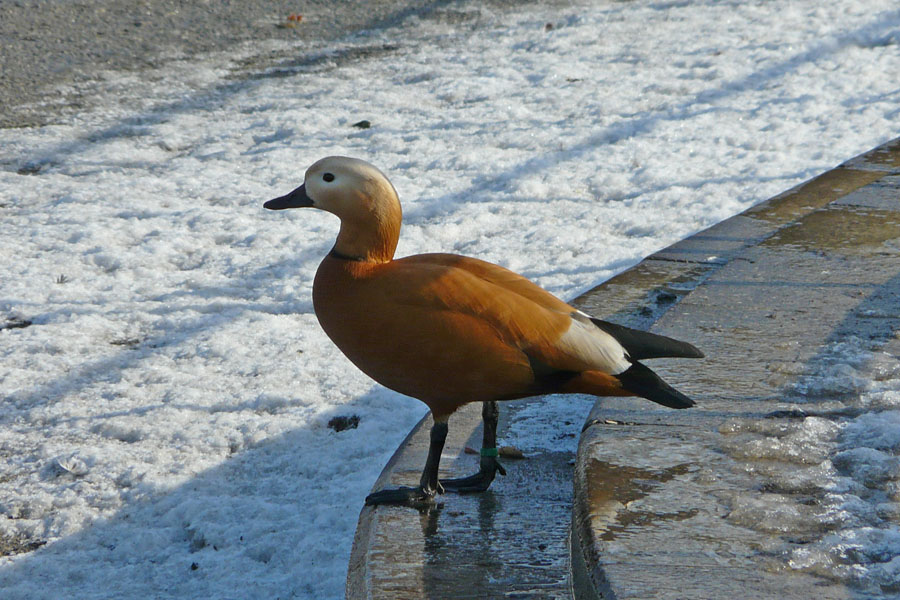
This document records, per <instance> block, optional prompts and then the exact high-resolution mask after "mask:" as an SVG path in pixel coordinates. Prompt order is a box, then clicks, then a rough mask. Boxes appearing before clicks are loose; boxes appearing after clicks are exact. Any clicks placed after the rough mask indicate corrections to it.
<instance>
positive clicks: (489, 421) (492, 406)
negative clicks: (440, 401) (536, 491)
mask: <svg viewBox="0 0 900 600" xmlns="http://www.w3.org/2000/svg"><path fill="white" fill-rule="evenodd" d="M481 417H482V419H484V435H483V436H482V442H481V463H480V465H479V469H478V472H477V473H475V474H474V475H470V476H468V477H462V478H459V479H444V480H442V481H441V483H442V484H443V485H444V487H445V488H447V489H448V490H450V491H453V492H458V493H461V494H463V493H467V492H483V491H485V490H486V489H488V488H489V487H490V486H491V482H493V481H494V477H496V476H497V473H500V474H501V475H506V469H504V468H503V465H501V464H500V461H498V460H497V423H498V421H499V420H500V408H499V407H498V406H497V403H496V402H493V401H489V402H485V403H484V405H483V406H482V408H481Z"/></svg>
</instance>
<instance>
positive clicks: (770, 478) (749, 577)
mask: <svg viewBox="0 0 900 600" xmlns="http://www.w3.org/2000/svg"><path fill="white" fill-rule="evenodd" d="M887 149H889V150H891V151H892V152H893V153H895V154H897V155H900V144H897V142H896V141H895V142H894V143H892V144H889V145H887ZM873 156H874V157H875V158H876V159H877V160H876V161H875V162H873V160H872V157H873ZM895 158H896V156H894V155H892V154H890V153H888V152H885V148H881V149H879V150H878V151H875V152H872V153H869V155H868V156H867V157H862V158H858V159H854V160H853V161H850V163H848V164H850V165H852V166H853V168H848V167H846V166H843V167H840V168H838V169H835V170H834V171H833V172H830V174H825V175H823V176H822V177H819V178H817V179H816V180H813V181H812V182H810V183H809V185H808V188H805V187H804V186H800V187H799V188H796V189H795V190H792V191H790V192H789V193H786V194H783V195H782V196H779V197H778V198H775V199H773V200H772V201H769V202H767V203H764V204H763V205H761V206H758V207H756V208H754V209H751V210H750V211H748V212H747V213H744V215H743V216H741V217H736V218H735V219H732V220H730V221H742V220H744V219H748V218H749V219H758V220H759V221H760V222H762V223H769V224H771V225H772V227H771V228H770V231H769V232H768V234H766V233H765V232H762V231H761V230H759V229H758V228H757V227H753V226H750V227H747V226H746V225H738V224H737V223H735V224H734V225H731V224H729V221H726V222H725V223H723V224H721V225H719V226H716V227H714V228H712V229H711V230H710V231H708V232H702V233H701V234H699V235H698V236H696V237H697V238H698V239H697V240H696V241H695V242H690V243H693V244H695V245H700V246H702V240H703V239H704V238H710V237H713V238H714V237H716V236H713V235H710V233H711V232H714V231H715V230H717V229H723V230H728V229H729V228H731V227H736V228H737V229H742V230H748V231H753V232H757V234H754V235H748V236H747V237H746V238H745V239H747V240H748V241H749V242H750V243H749V244H747V245H746V246H744V247H743V248H737V247H735V248H732V249H731V254H729V255H728V259H727V260H726V261H723V263H722V264H716V265H712V266H709V267H708V268H707V270H706V271H705V272H703V273H702V274H701V275H700V276H699V277H698V281H697V282H696V285H695V286H694V287H693V288H692V289H691V290H690V292H689V293H688V294H685V295H684V296H683V297H682V298H680V301H679V302H673V303H672V305H671V306H670V308H669V309H668V310H666V311H665V312H664V313H663V314H662V315H660V316H659V319H658V320H657V321H656V322H655V323H654V325H653V327H652V330H654V331H657V332H660V333H665V334H668V335H672V336H674V337H678V338H680V339H687V340H690V341H692V342H694V343H695V344H696V345H697V346H698V347H700V348H701V349H702V350H703V351H704V352H705V353H706V354H707V358H706V359H705V360H702V361H697V362H696V363H689V364H685V362H684V361H678V362H676V361H656V362H654V364H653V367H654V370H656V371H657V372H658V373H660V375H662V376H663V377H664V378H665V379H666V380H667V381H669V382H670V383H672V384H673V385H674V386H675V387H677V388H679V389H681V390H682V391H684V392H685V393H687V394H688V395H689V396H691V397H693V398H694V399H695V400H697V402H698V407H695V408H694V409H691V410H689V411H681V412H677V413H675V412H666V411H661V410H657V409H656V408H655V407H646V406H638V405H636V404H635V403H634V402H629V401H625V400H619V399H615V400H600V401H598V403H597V404H596V406H595V408H594V410H593V411H592V414H591V417H590V418H589V421H588V425H587V427H586V430H585V432H584V434H583V436H582V439H581V442H580V445H579V451H578V463H577V468H576V484H575V488H576V489H575V501H574V502H575V510H574V515H575V517H574V521H573V542H572V546H573V553H574V552H578V551H579V550H580V551H581V552H582V556H581V557H579V558H578V559H577V560H576V559H573V565H578V564H581V565H584V568H585V569H586V572H585V573H582V574H579V575H578V576H577V577H576V580H577V581H579V582H580V583H579V585H578V586H576V597H578V598H673V599H674V598H679V599H684V600H687V599H691V598H733V597H746V596H748V595H749V596H752V597H755V598H809V597H816V598H860V597H879V596H871V595H865V594H863V593H862V592H860V591H859V590H857V589H854V588H852V587H848V586H847V585H846V584H844V583H843V582H841V581H837V580H834V579H831V578H828V577H824V576H816V575H813V574H810V573H807V572H801V571H797V570H790V569H787V568H785V566H784V563H783V560H782V559H780V558H779V557H781V556H784V555H785V554H786V553H788V552H790V551H791V550H792V549H793V548H795V547H797V546H801V545H803V544H805V543H808V541H809V539H810V538H809V535H808V534H809V532H806V531H803V530H802V528H801V530H798V531H780V530H778V527H781V525H775V524H766V523H755V524H751V525H748V524H747V522H746V519H744V518H735V515H737V514H738V513H739V512H740V507H741V506H742V503H743V504H746V503H747V502H748V499H756V498H758V497H760V496H764V495H766V494H773V495H778V496H779V498H784V497H788V498H796V499H797V502H798V503H804V502H805V503H812V505H815V504H817V503H818V502H819V501H820V500H819V497H821V496H824V495H825V494H826V491H825V490H822V489H807V488H804V487H803V485H802V484H801V483H798V482H799V481H801V480H802V477H799V476H797V473H800V472H801V471H802V467H803V463H804V456H802V454H803V453H809V455H810V456H814V455H815V454H816V452H817V451H818V450H817V449H816V448H815V447H809V448H803V449H802V450H801V451H800V452H801V455H799V456H797V457H793V460H792V461H787V462H785V460H784V458H783V457H781V456H775V455H773V456H772V457H770V458H769V459H766V460H761V459H760V458H759V457H758V456H757V454H755V453H754V452H750V453H749V454H747V449H748V448H750V446H748V444H747V443H746V440H744V439H743V438H741V436H740V435H733V434H734V432H735V431H736V430H737V431H746V430H748V429H751V430H759V431H766V430H775V429H777V428H779V427H785V426H786V423H788V422H790V421H791V420H792V419H797V418H798V414H799V415H800V418H802V417H803V416H806V415H816V416H820V417H822V418H824V419H826V420H827V419H838V418H841V417H842V416H843V412H844V411H846V407H845V406H844V405H843V404H842V403H840V402H839V401H838V400H839V398H840V396H841V393H842V390H840V389H832V390H827V391H826V393H822V394H806V393H805V389H804V387H803V385H802V382H803V379H804V377H805V376H806V375H807V374H809V373H814V372H817V371H818V370H819V369H820V368H821V366H822V364H824V363H827V362H828V361H829V360H832V356H831V355H830V352H831V350H830V348H831V347H832V346H833V345H834V344H835V343H840V342H841V341H843V340H847V339H851V338H852V339H853V340H856V343H859V344H861V345H862V346H863V347H865V348H867V349H871V350H879V349H883V348H885V347H886V345H896V344H898V339H897V336H898V331H900V302H898V298H900V259H898V256H900V254H898V244H900V220H898V219H900V203H898V197H900V194H898V192H897V190H896V187H895V185H896V183H895V179H896V173H897V171H898V167H897V166H893V165H896V160H894V159H895ZM872 164H874V165H875V167H874V168H871V169H870V168H869V166H870V165H872ZM885 165H892V166H891V167H890V168H883V167H884V166H885ZM892 173H893V175H892ZM872 174H875V175H876V176H875V177H871V175H872ZM840 176H843V178H842V177H840ZM823 183H824V185H823ZM826 190H827V193H825V192H826ZM823 197H824V200H827V201H823ZM779 202H784V203H785V205H783V206H780V205H779ZM735 237H739V236H735ZM681 245H682V246H684V245H685V244H684V243H682V244H681ZM677 246H678V245H676V247H677ZM676 255H677V254H675V253H671V252H667V251H663V252H662V253H659V256H661V257H663V258H664V259H669V260H671V258H672V257H673V256H676ZM654 258H655V257H651V259H650V260H653V259H654ZM685 285H686V284H685V283H682V286H685ZM687 287H690V286H689V285H687ZM650 293H652V291H651V292H650ZM598 294H602V295H604V296H605V292H604V291H603V290H602V289H601V290H598ZM734 424H739V426H737V425H734ZM761 474H764V475H765V476H761ZM773 482H781V483H779V484H777V485H776V484H775V483H773ZM779 485H780V486H781V487H780V488H779V487H778V486H779ZM778 506H780V507H783V506H784V505H783V504H779V505H778ZM770 516H771V517H772V518H773V520H775V521H777V519H778V516H777V515H770ZM760 519H762V520H763V521H765V519H766V516H765V515H762V516H760ZM798 527H799V526H798ZM883 597H889V596H883Z"/></svg>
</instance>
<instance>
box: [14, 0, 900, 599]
mask: <svg viewBox="0 0 900 600" xmlns="http://www.w3.org/2000/svg"><path fill="white" fill-rule="evenodd" d="M519 10H521V11H522V12H495V13H492V12H489V11H487V10H485V9H482V8H479V7H478V4H477V3H467V2H462V3H458V4H449V5H447V6H446V7H445V8H444V9H442V10H441V11H439V12H438V13H437V14H435V15H432V17H431V18H429V19H427V20H419V19H417V18H416V17H414V16H412V17H410V18H409V19H407V21H406V22H404V23H403V24H402V25H401V26H398V27H396V28H393V29H389V30H385V31H374V32H367V33H364V34H360V35H357V36H354V37H352V38H349V39H346V40H343V41H341V42H339V43H335V44H333V45H330V46H324V45H323V46H321V47H315V48H311V47H309V45H304V46H299V45H298V47H297V48H296V56H297V61H296V63H295V64H294V65H293V66H289V67H288V68H286V69H281V70H278V71H273V72H271V73H269V74H268V75H267V76H260V77H250V78H247V79H246V80H243V81H234V80H230V79H226V78H225V74H226V72H227V67H228V65H229V62H230V61H234V60H237V59H238V58H239V57H238V56H235V55H231V56H210V57H205V58H204V59H202V60H199V59H198V60H192V61H187V60H183V61H176V62H174V63H172V64H171V65H170V66H169V67H167V68H166V69H164V70H162V71H158V72H150V73H144V74H143V75H134V74H130V75H125V74H114V73H113V74H109V76H108V77H107V82H106V85H107V88H108V98H109V100H108V104H107V105H106V106H105V108H104V109H103V110H100V111H95V112H91V113H89V114H81V115H79V116H78V117H77V118H73V119H71V120H69V121H67V122H65V123H62V124H57V125H53V126H47V127H42V128H39V129H20V130H2V131H0V148H2V150H0V227H2V235H0V264H2V270H0V326H2V325H4V324H6V323H8V322H12V321H15V320H16V319H24V320H27V321H31V322H32V325H31V326H29V327H25V328H7V329H3V330H2V331H0V356H2V363H0V402H2V405H0V461H2V462H0V464H2V470H0V481H2V486H0V514H2V515H3V516H4V517H5V518H3V519H0V548H2V549H4V551H5V553H7V554H8V556H6V557H4V558H0V589H3V597H4V598H56V597H62V596H61V594H63V595H64V596H65V597H67V598H109V597H116V598H151V597H152V598H195V597H197V598H199V597H205V598H251V597H252V598H316V599H321V598H338V597H341V596H342V594H343V584H344V576H345V572H346V563H347V558H348V556H349V552H350V546H351V543H352V538H353V531H354V527H355V525H356V519H357V515H358V512H359V509H360V507H361V506H362V501H363V498H364V497H365V495H366V493H367V492H368V490H369V488H370V486H371V485H372V483H373V481H374V480H375V478H376V477H377V475H378V473H379V472H380V470H381V468H382V466H383V465H384V463H385V461H386V460H387V459H388V457H389V456H390V454H391V453H392V452H393V450H394V449H395V448H396V446H397V444H398V443H399V441H400V440H401V439H402V438H403V436H404V435H405V434H406V432H407V431H408V430H409V429H410V427H412V425H413V424H414V423H415V422H416V421H417V420H418V419H419V418H420V417H421V416H422V415H423V413H424V410H425V409H424V405H421V404H420V403H418V402H417V401H415V400H413V399H410V398H405V397H402V396H399V395H397V394H395V393H392V392H389V391H387V390H385V389H383V388H380V387H378V386H377V385H374V384H373V383H372V382H371V381H369V380H367V379H366V377H365V376H363V375H362V374H360V373H359V372H357V371H356V370H355V369H354V368H353V367H352V365H350V363H349V362H348V361H347V360H346V359H344V358H343V357H342V356H341V355H340V353H339V352H338V351H337V350H336V349H335V348H334V347H333V346H332V345H331V344H330V342H329V341H328V340H327V338H326V337H325V336H324V334H323V333H322V332H321V330H320V329H319V326H318V324H317V323H316V320H315V316H314V315H313V313H312V305H311V300H310V291H311V289H310V288H311V284H312V277H313V273H314V271H315V268H316V266H317V264H318V261H319V260H320V258H321V257H322V256H323V255H324V254H325V253H326V252H327V250H328V249H329V248H330V245H331V243H332V242H333V239H334V236H335V233H336V226H337V223H336V221H335V220H334V219H333V218H332V217H330V216H329V215H327V214H324V213H317V212H315V213H314V212H312V211H289V212H287V213H267V212H265V211H263V209H262V207H261V205H262V202H263V201H265V200H267V199H269V198H272V197H274V196H276V195H281V194H283V193H285V192H287V191H289V190H290V189H292V188H293V187H295V186H296V185H298V184H299V183H300V181H301V180H302V177H303V172H304V170H305V168H306V167H307V166H308V165H309V164H310V163H312V162H313V161H314V160H316V159H318V158H320V157H322V156H325V155H329V154H347V155H351V156H357V157H361V158H365V159H367V160H370V161H371V162H373V163H375V164H376V165H377V166H379V167H380V168H381V169H382V170H384V171H385V172H386V173H387V174H388V175H389V177H391V178H392V180H393V182H394V184H395V186H396V187H397V189H398V191H399V193H400V196H401V200H402V201H403V202H404V210H405V227H404V231H403V234H402V239H401V243H400V249H399V254H401V255H405V254H410V253H417V252H425V251H438V250H440V251H450V252H459V253H464V254H469V255H474V256H478V257H480V258H484V259H487V260H491V261H494V262H498V263H500V264H503V265H505V266H507V267H509V268H512V269H514V270H517V271H520V272H522V273H523V274H525V275H527V276H529V277H531V278H533V279H535V280H536V281H537V282H539V283H540V284H542V285H544V286H545V287H547V288H548V289H550V290H552V291H553V292H555V293H557V294H559V295H561V296H563V297H572V296H574V295H575V294H577V293H578V292H580V291H583V290H585V289H586V288H589V287H591V286H593V285H595V284H597V283H599V282H600V281H602V280H604V279H606V278H608V277H609V276H611V275H613V274H615V273H616V272H618V271H621V270H623V269H625V268H627V267H629V266H631V265H632V264H634V263H636V262H637V261H638V260H640V259H641V258H642V257H643V256H645V255H646V254H648V253H650V252H652V251H654V250H656V249H659V248H661V247H664V246H666V245H668V244H670V243H672V242H674V241H676V240H678V239H679V238H682V237H684V236H686V235H689V234H691V233H693V232H696V231H698V230H700V229H702V228H704V227H706V226H708V225H711V224H713V223H715V222H717V221H720V220H722V219H724V218H726V217H728V216H731V215H733V214H735V213H737V212H739V211H741V210H742V209H744V208H746V207H748V206H750V205H752V204H753V203H755V202H757V201H760V200H764V199H766V198H768V197H770V196H772V195H774V194H776V193H778V192H780V191H782V190H784V189H787V188H789V187H791V186H793V185H795V184H797V183H799V182H801V181H803V180H805V179H808V178H809V177H811V176H813V175H815V174H817V173H819V172H821V171H823V170H825V169H828V168H830V167H832V166H834V165H835V164H837V163H839V162H841V161H843V160H845V159H847V158H849V157H851V156H853V155H855V154H858V153H860V152H862V151H865V150H867V149H869V148H871V147H873V146H875V145H877V144H880V143H882V142H884V141H886V140H888V139H891V138H893V137H896V136H897V135H898V129H900V127H898V125H897V124H898V122H900V89H898V85H897V82H898V81H900V53H898V44H900V10H898V9H897V8H896V4H895V2H893V0H868V1H867V2H858V1H856V0H834V1H832V2H827V3H823V2H820V1H818V0H770V1H763V0H758V1H755V2H738V1H733V2H718V1H713V0H697V1H695V2H664V1H645V0H635V1H633V2H615V3H605V2H597V3H590V4H584V5H581V4H579V5H575V6H572V7H566V8H559V7H535V6H529V7H527V8H525V9H519ZM250 51H259V49H258V48H257V49H253V50H251V49H248V52H250ZM362 119H367V120H369V121H370V122H371V123H372V127H371V128H369V129H359V128H354V127H353V126H352V124H353V123H355V122H357V121H360V120H362ZM362 309H363V310H364V307H362ZM879 385H880V384H879ZM573 405H574V406H575V407H576V409H577V410H578V411H579V415H580V416H579V417H578V418H583V415H584V413H586V412H587V409H588V407H589V405H590V403H589V402H581V401H576V402H574V403H573ZM340 415H358V416H359V419H360V420H359V426H358V427H357V428H355V429H348V430H345V431H342V432H335V431H334V430H333V429H331V428H329V427H328V422H329V420H330V419H331V418H333V417H335V416H340ZM451 426H452V421H451ZM850 427H852V425H851V426H850ZM523 430H528V431H541V428H540V427H534V428H531V429H529V428H527V427H525V428H524V429H523ZM825 435H826V436H831V438H833V439H837V438H838V437H840V436H838V435H837V434H836V433H834V432H832V433H826V434H825ZM847 435H850V433H849V430H848V433H847ZM841 439H844V438H841ZM836 443H837V442H836ZM841 443H843V442H841ZM538 445H539V444H538ZM893 448H894V450H896V447H893ZM839 450H840V451H841V452H843V453H846V452H849V451H851V450H850V449H848V448H846V447H844V446H841V447H840V448H839ZM858 454H859V456H860V457H863V458H864V456H863V455H864V454H865V453H864V452H860V453H858ZM854 456H855V455H854ZM882 458H883V457H881V458H879V457H876V458H874V459H873V460H878V461H881V462H884V461H883V460H882ZM885 460H887V459H885ZM879 464H880V463H879ZM885 464H887V463H885ZM892 464H893V463H891V465H892ZM888 467H890V468H893V467H891V466H890V465H888ZM848 468H849V467H848ZM886 468H887V467H886ZM892 472H893V471H892ZM894 510H896V509H894ZM887 533H889V534H890V535H887V534H886V537H884V540H886V541H885V543H886V544H887V547H888V548H889V549H890V550H889V551H890V552H893V553H894V555H897V554H900V541H897V539H896V538H897V536H896V535H895V531H894V530H890V531H889V532H887ZM891 536H893V537H891ZM823 543H824V542H823ZM35 548H37V550H34V549H35ZM816 556H817V557H820V556H827V549H825V550H823V551H822V552H820V553H819V554H817V555H816ZM793 560H795V561H799V563H803V564H801V565H800V566H799V567H798V568H804V567H803V565H804V564H806V563H804V561H807V563H808V562H809V561H810V560H817V559H813V558H809V559H807V558H805V557H802V556H798V557H794V559H793Z"/></svg>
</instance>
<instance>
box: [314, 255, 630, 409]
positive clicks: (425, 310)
mask: <svg viewBox="0 0 900 600" xmlns="http://www.w3.org/2000/svg"><path fill="white" fill-rule="evenodd" d="M313 302H314V305H315V310H316V315H317V317H318V319H319V322H320V323H321V325H322V328H323V329H324V330H325V332H326V333H327V334H328V336H329V337H330V338H331V339H332V340H333V341H334V343H335V344H337V346H338V347H339V348H340V349H341V351H342V352H344V354H346V355H347V357H348V358H349V359H350V360H351V361H353V363H354V364H355V365H356V366H357V367H359V368H360V370H362V371H363V372H365V373H366V374H367V375H369V376H370V377H372V379H374V380H376V381H378V382H380V383H381V384H383V385H385V386H387V387H389V388H391V389H393V390H396V391H398V392H400V393H402V394H406V395H408V396H412V397H414V398H418V399H420V400H422V401H423V402H425V403H426V404H427V405H428V406H429V408H431V410H432V412H433V413H434V415H435V419H443V418H446V417H447V416H449V415H450V414H451V413H452V412H453V411H455V410H456V409H457V408H459V407H460V406H462V405H463V404H466V403H468V402H479V401H486V400H509V399H513V398H521V397H525V396H532V395H535V394H540V393H547V392H583V393H590V394H595V395H631V393H630V392H628V391H626V390H624V389H622V387H621V384H620V383H619V381H618V380H617V379H615V378H614V377H612V376H610V375H609V374H606V373H602V372H599V371H590V366H589V365H587V364H585V363H584V361H581V360H579V359H578V358H577V357H573V356H569V355H567V354H565V353H564V352H562V351H561V350H560V349H559V348H558V346H557V343H558V342H559V340H560V338H561V337H562V335H563V334H564V333H565V332H566V331H567V329H568V328H569V327H570V324H571V321H572V315H573V314H574V313H575V312H576V311H575V309H574V308H572V307H571V306H569V305H568V304H566V303H565V302H563V301H562V300H559V299H558V298H556V297H555V296H553V295H552V294H550V293H548V292H546V291H544V290H543V289H541V288H540V287H538V286H537V285H535V284H534V283H532V282H530V281H528V280H527V279H525V278H524V277H521V276H520V275H517V274H515V273H513V272H511V271H509V270H507V269H504V268H502V267H499V266H497V265H493V264H490V263H487V262H484V261H480V260H476V259H472V258H466V257H462V256H455V255H450V254H421V255H417V256H411V257H407V258H402V259H398V260H392V261H389V262H365V261H355V260H346V259H341V258H337V257H335V256H332V255H329V256H327V257H326V258H325V260H323V261H322V264H321V265H320V266H319V270H318V272H317V273H316V279H315V284H314V286H313ZM535 364H540V365H542V366H545V367H547V368H548V369H552V370H559V371H565V372H570V373H571V374H572V375H571V376H570V377H567V378H566V379H565V381H564V382H563V383H562V386H561V387H560V389H547V382H546V381H542V380H541V378H540V376H539V375H537V374H536V373H535V372H534V365H535ZM585 371H588V372H586V373H584V376H580V375H578V374H580V373H583V372H585Z"/></svg>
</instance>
